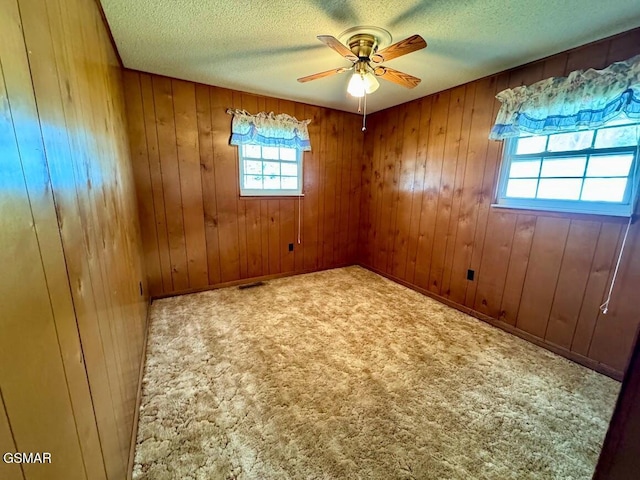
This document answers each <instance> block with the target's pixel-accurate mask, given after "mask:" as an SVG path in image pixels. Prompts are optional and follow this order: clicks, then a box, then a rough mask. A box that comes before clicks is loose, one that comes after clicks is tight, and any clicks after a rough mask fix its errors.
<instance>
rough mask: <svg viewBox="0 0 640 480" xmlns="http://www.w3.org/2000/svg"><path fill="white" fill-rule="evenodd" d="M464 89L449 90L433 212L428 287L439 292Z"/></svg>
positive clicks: (456, 166)
mask: <svg viewBox="0 0 640 480" xmlns="http://www.w3.org/2000/svg"><path fill="white" fill-rule="evenodd" d="M465 93H466V89H465V87H464V86H461V87H458V88H455V89H453V90H452V91H451V97H450V100H449V114H448V118H447V130H446V132H447V134H446V139H445V147H444V148H445V149H444V156H443V162H442V175H441V177H440V185H439V195H438V210H437V212H436V224H435V229H434V235H433V248H432V253H431V268H430V269H429V283H428V289H429V290H431V291H433V292H436V293H439V292H440V286H441V282H442V276H443V270H444V261H445V255H446V250H447V243H448V238H449V237H448V235H447V233H448V230H449V220H450V217H451V209H452V202H453V195H454V184H455V180H456V178H457V177H456V172H457V170H458V165H459V163H460V165H461V166H463V165H464V164H463V163H462V162H458V159H459V151H460V143H461V128H462V115H463V112H464V103H465Z"/></svg>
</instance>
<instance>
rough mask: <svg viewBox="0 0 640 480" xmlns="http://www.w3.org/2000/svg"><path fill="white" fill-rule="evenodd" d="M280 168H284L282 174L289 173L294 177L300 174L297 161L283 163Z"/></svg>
mask: <svg viewBox="0 0 640 480" xmlns="http://www.w3.org/2000/svg"><path fill="white" fill-rule="evenodd" d="M280 168H281V169H282V175H289V176H292V177H296V176H297V175H298V164H297V163H282V164H281V165H280Z"/></svg>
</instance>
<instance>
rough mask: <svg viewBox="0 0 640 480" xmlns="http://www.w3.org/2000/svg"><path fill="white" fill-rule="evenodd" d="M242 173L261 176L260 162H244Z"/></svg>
mask: <svg viewBox="0 0 640 480" xmlns="http://www.w3.org/2000/svg"><path fill="white" fill-rule="evenodd" d="M244 173H245V174H253V175H260V174H262V162H261V161H259V160H258V161H255V160H245V161H244Z"/></svg>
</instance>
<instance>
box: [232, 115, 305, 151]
mask: <svg viewBox="0 0 640 480" xmlns="http://www.w3.org/2000/svg"><path fill="white" fill-rule="evenodd" d="M227 113H229V114H231V115H233V122H232V124H231V140H230V142H229V143H230V144H231V145H262V146H263V147H288V148H296V149H298V150H302V151H310V150H311V143H310V141H309V130H308V129H307V125H309V123H310V122H311V120H298V119H297V118H295V117H292V116H290V115H287V114H286V113H280V114H278V115H275V114H274V113H273V112H271V113H266V112H260V113H258V114H256V115H251V114H250V113H249V112H247V111H246V110H234V109H228V110H227Z"/></svg>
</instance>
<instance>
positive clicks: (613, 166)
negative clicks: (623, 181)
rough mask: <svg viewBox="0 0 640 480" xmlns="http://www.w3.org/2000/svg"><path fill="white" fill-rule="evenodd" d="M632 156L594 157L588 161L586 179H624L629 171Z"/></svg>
mask: <svg viewBox="0 0 640 480" xmlns="http://www.w3.org/2000/svg"><path fill="white" fill-rule="evenodd" d="M632 161H633V154H632V153H629V154H627V155H597V156H596V155H594V156H592V157H591V158H590V159H589V166H588V167H587V177H626V176H628V175H629V170H630V169H631V162H632Z"/></svg>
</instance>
